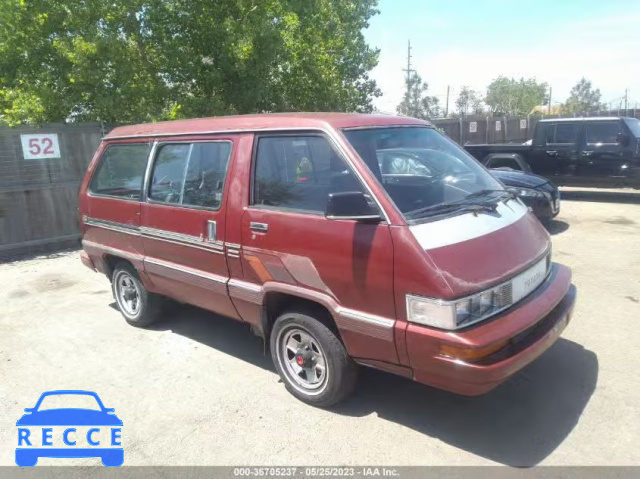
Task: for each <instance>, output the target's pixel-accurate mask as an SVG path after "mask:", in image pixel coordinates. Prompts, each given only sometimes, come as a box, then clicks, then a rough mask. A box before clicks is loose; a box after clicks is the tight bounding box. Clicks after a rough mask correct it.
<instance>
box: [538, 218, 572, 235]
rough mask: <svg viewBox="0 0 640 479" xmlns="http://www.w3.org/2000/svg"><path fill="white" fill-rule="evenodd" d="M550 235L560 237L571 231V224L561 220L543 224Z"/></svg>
mask: <svg viewBox="0 0 640 479" xmlns="http://www.w3.org/2000/svg"><path fill="white" fill-rule="evenodd" d="M542 224H543V226H544V227H545V228H546V229H547V231H548V232H549V234H550V235H558V234H560V233H564V232H565V231H567V230H568V229H569V223H567V222H566V221H560V220H548V221H545V222H544V223H542Z"/></svg>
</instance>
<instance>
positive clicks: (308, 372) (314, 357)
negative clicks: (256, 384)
mask: <svg viewBox="0 0 640 479" xmlns="http://www.w3.org/2000/svg"><path fill="white" fill-rule="evenodd" d="M323 320H324V321H323ZM323 323H327V324H330V323H328V322H327V321H326V319H325V318H323V315H321V314H318V312H317V311H313V310H311V309H309V310H307V309H296V310H290V311H287V312H285V313H283V314H281V315H280V316H279V317H278V319H277V320H276V322H275V324H274V325H273V330H272V331H271V339H270V349H271V357H272V358H273V363H274V364H275V367H276V370H277V371H278V374H279V375H280V377H281V378H282V381H283V382H284V384H285V387H286V388H287V390H288V391H289V392H290V393H291V394H293V395H294V396H295V397H296V398H298V399H300V400H301V401H303V402H305V403H307V404H310V405H312V406H317V407H323V408H326V407H329V406H332V405H334V404H336V403H338V402H340V401H341V400H343V399H344V398H346V397H347V396H348V395H349V394H350V393H351V392H352V391H353V389H354V387H355V384H356V379H357V373H358V367H357V365H356V364H355V362H354V361H353V360H352V359H351V357H350V356H349V354H348V353H347V350H346V349H345V347H344V345H343V344H342V341H340V338H339V337H338V336H337V333H335V332H334V331H332V330H331V329H330V328H329V327H327V324H323ZM296 366H297V367H296ZM323 368H324V369H323Z"/></svg>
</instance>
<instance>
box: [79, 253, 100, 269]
mask: <svg viewBox="0 0 640 479" xmlns="http://www.w3.org/2000/svg"><path fill="white" fill-rule="evenodd" d="M80 261H82V264H83V265H85V266H86V267H87V268H90V269H92V270H93V271H97V270H96V265H95V264H93V261H91V258H90V257H89V255H88V254H87V253H86V252H85V251H81V252H80Z"/></svg>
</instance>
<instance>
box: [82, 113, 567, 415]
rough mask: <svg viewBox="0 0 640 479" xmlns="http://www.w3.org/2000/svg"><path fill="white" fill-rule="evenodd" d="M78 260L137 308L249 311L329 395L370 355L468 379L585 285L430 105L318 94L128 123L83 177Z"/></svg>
mask: <svg viewBox="0 0 640 479" xmlns="http://www.w3.org/2000/svg"><path fill="white" fill-rule="evenodd" d="M80 216H81V224H82V233H83V241H82V244H83V248H84V252H83V253H82V261H83V263H84V264H86V265H87V266H88V267H90V268H91V269H94V270H97V271H99V272H101V273H104V274H105V275H106V276H107V277H108V278H109V279H110V281H111V283H112V288H113V294H114V296H115V300H116V302H117V304H118V307H119V309H120V311H121V313H122V315H123V316H124V317H125V319H126V320H127V321H128V322H129V323H131V324H133V325H135V326H146V325H149V324H150V323H151V322H153V321H154V320H156V319H157V318H158V315H159V313H160V311H161V308H162V305H163V303H164V302H165V301H166V300H167V298H171V299H173V300H177V301H178V302H181V303H189V304H193V305H196V306H199V307H201V308H205V309H208V310H210V311H214V312H216V313H218V314H220V315H224V316H227V317H229V318H233V319H235V320H238V321H242V322H246V323H248V324H249V325H250V326H251V329H252V330H253V331H254V332H256V333H257V334H259V335H260V336H261V337H262V338H264V340H265V341H266V342H268V344H269V346H270V350H271V355H272V357H273V361H274V363H275V366H276V368H277V371H278V373H279V374H280V376H281V377H282V380H283V381H284V384H285V385H286V387H287V389H288V390H289V391H290V392H291V393H292V394H293V395H294V396H296V397H297V398H299V399H301V400H303V401H306V402H308V403H310V404H313V405H317V406H329V405H331V404H334V403H336V402H337V401H339V400H341V399H342V398H344V397H345V396H346V395H347V394H348V393H349V392H350V391H351V390H352V389H353V387H354V385H355V381H356V373H357V369H358V365H364V366H370V367H374V368H378V369H382V370H384V371H389V372H392V373H395V374H400V375H402V376H405V377H407V378H412V379H414V380H416V381H419V382H421V383H425V384H429V385H432V386H435V387H437V388H442V389H446V390H449V391H453V392H456V393H459V394H464V395H478V394H482V393H484V392H486V391H489V390H490V389H492V388H493V387H495V386H497V385H498V384H500V383H501V382H503V381H504V380H505V379H507V378H508V377H509V376H511V375H512V374H514V373H516V372H517V371H518V370H520V369H522V368H523V367H524V366H526V365H527V364H529V363H530V362H531V361H533V360H534V359H535V358H537V357H538V356H539V355H540V354H542V353H543V352H544V351H545V350H546V349H547V348H548V347H549V346H550V345H551V344H552V343H553V342H554V341H556V339H557V338H558V337H559V335H560V333H561V332H562V330H563V329H564V328H565V326H566V325H567V322H568V321H569V318H570V316H571V312H572V310H573V306H574V302H575V297H576V292H575V288H574V287H573V286H572V284H571V272H570V270H569V268H567V267H565V266H563V265H560V264H557V263H552V261H551V243H550V240H549V235H548V234H547V232H546V231H545V229H544V228H543V227H542V226H541V224H540V223H539V222H538V221H537V220H536V219H535V218H534V216H533V215H532V214H531V213H530V212H529V211H528V209H527V208H526V207H525V206H524V205H523V204H522V202H521V201H520V200H519V199H517V198H516V197H515V196H513V195H512V194H511V193H509V192H508V191H506V190H505V189H504V188H503V186H502V185H501V184H500V183H499V182H498V181H496V180H494V179H493V178H492V177H491V175H490V174H489V173H488V172H487V170H486V169H485V168H484V167H483V166H482V165H480V164H479V163H478V162H477V161H476V160H474V159H473V158H472V157H471V156H469V155H468V154H467V153H466V152H465V151H464V150H463V149H462V148H460V147H459V146H457V145H456V144H455V143H453V142H452V141H451V140H449V139H448V138H447V137H446V136H444V135H443V134H441V133H440V132H439V131H438V130H436V129H435V128H433V127H432V126H431V125H430V124H429V123H427V122H424V121H421V120H416V119H411V118H404V117H394V116H379V115H361V114H338V113H314V114H268V115H267V114H265V115H247V116H234V117H219V118H206V119H195V120H185V121H173V122H166V123H154V124H145V125H136V126H125V127H120V128H116V129H114V130H113V131H112V132H111V133H110V134H109V135H107V136H106V137H105V138H104V140H103V142H102V144H101V145H100V147H99V148H98V151H97V152H96V154H95V157H94V158H93V161H92V162H91V165H90V166H89V169H88V171H87V174H86V177H85V179H84V182H83V184H82V187H81V189H80Z"/></svg>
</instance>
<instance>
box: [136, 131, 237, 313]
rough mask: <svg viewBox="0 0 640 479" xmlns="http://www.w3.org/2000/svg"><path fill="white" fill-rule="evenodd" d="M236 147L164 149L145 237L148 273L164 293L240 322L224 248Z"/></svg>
mask: <svg viewBox="0 0 640 479" xmlns="http://www.w3.org/2000/svg"><path fill="white" fill-rule="evenodd" d="M232 145H233V139H232V138H216V139H215V140H206V141H203V140H201V141H181V142H166V143H161V144H159V145H158V146H157V149H156V154H155V158H154V160H153V164H152V166H151V170H150V174H149V181H148V183H149V184H148V188H147V191H146V196H147V198H146V202H145V203H144V204H143V205H142V226H141V233H142V237H143V243H144V249H145V254H146V256H145V260H144V263H145V271H146V272H147V274H148V276H149V278H150V279H151V281H152V282H153V284H154V286H155V288H156V289H157V290H158V292H159V293H161V294H164V295H166V296H169V297H171V298H174V299H177V300H180V301H183V302H185V303H190V304H194V305H197V306H200V307H202V308H206V309H209V310H211V311H215V312H217V313H219V314H222V315H225V316H230V317H233V318H238V315H237V313H236V310H235V308H234V307H233V304H232V303H231V300H230V299H229V297H228V295H227V282H228V279H229V272H228V269H227V262H226V259H225V255H224V247H223V242H224V238H225V201H224V192H225V187H224V186H225V179H226V176H227V171H228V167H229V163H230V159H231V152H232Z"/></svg>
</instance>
